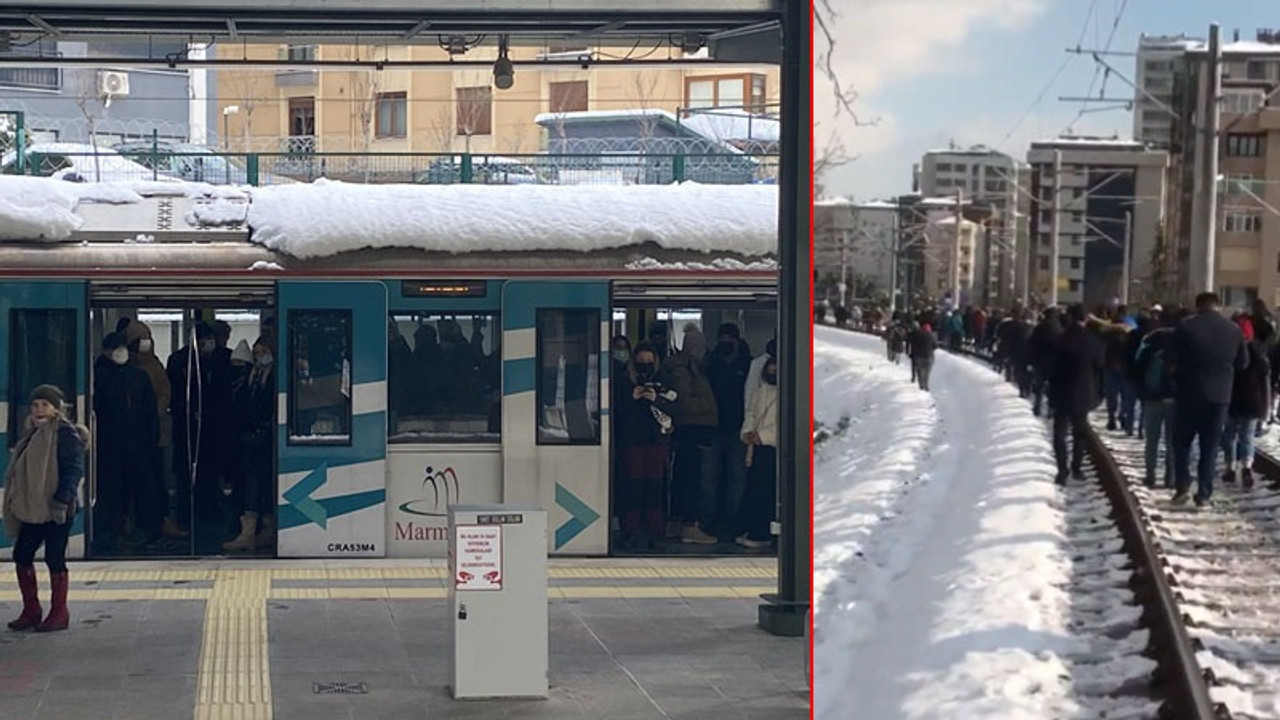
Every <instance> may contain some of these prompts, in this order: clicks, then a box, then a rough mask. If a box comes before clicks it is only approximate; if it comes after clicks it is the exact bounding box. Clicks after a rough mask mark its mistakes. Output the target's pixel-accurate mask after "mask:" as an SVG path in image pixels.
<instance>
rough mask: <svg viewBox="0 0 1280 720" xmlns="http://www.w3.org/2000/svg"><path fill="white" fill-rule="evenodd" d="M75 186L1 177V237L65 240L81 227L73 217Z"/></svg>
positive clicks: (77, 197) (76, 197)
mask: <svg viewBox="0 0 1280 720" xmlns="http://www.w3.org/2000/svg"><path fill="white" fill-rule="evenodd" d="M78 204H80V192H79V191H78V190H77V186H76V185H74V184H72V183H68V182H57V181H49V180H47V179H45V178H33V177H26V176H22V175H0V237H3V238H4V239H6V240H66V239H67V238H69V237H71V233H73V232H75V231H76V230H79V229H80V227H81V226H83V225H84V220H83V219H82V218H80V216H78V215H76V214H75V209H76V205H78Z"/></svg>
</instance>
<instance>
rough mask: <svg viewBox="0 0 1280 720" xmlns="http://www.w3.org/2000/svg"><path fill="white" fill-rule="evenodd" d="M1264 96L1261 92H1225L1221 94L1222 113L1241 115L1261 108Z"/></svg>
mask: <svg viewBox="0 0 1280 720" xmlns="http://www.w3.org/2000/svg"><path fill="white" fill-rule="evenodd" d="M1265 100H1266V94H1265V93H1263V92H1262V91H1261V90H1227V91H1225V92H1224V93H1223V94H1222V111H1223V112H1226V113H1236V114H1239V115H1243V114H1245V113H1251V112H1253V111H1255V110H1257V109H1258V108H1260V107H1262V103H1263V102H1264V101H1265Z"/></svg>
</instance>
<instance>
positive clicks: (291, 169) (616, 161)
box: [2, 143, 778, 186]
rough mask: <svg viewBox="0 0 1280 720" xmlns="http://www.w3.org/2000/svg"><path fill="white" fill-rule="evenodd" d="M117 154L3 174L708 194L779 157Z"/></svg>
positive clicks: (52, 161)
mask: <svg viewBox="0 0 1280 720" xmlns="http://www.w3.org/2000/svg"><path fill="white" fill-rule="evenodd" d="M119 150H120V152H119V153H117V152H115V151H100V152H99V153H97V154H95V153H92V152H84V153H71V152H53V151H49V152H45V151H40V150H38V149H29V150H28V151H27V153H26V155H25V160H26V162H25V163H19V162H17V161H16V158H11V159H10V161H9V162H8V163H7V164H5V166H4V167H3V168H2V170H3V172H5V173H7V174H18V173H23V174H28V175H40V176H46V177H58V178H62V179H66V180H73V181H79V182H94V181H132V180H162V179H166V178H177V179H181V180H187V181H193V182H208V183H213V184H230V185H255V186H268V185H279V184H287V183H292V182H311V181H314V180H317V179H320V178H327V179H330V180H338V181H342V182H349V183H361V184H387V183H416V184H431V185H451V184H485V185H665V184H669V183H673V182H686V181H688V182H697V183H704V184H714V185H743V184H772V183H775V182H776V181H777V176H778V157H777V156H776V155H747V154H728V153H717V154H705V153H704V154H682V153H676V154H656V153H608V154H594V155H583V154H546V153H540V154H521V155H488V154H466V153H462V154H440V153H356V152H350V153H318V152H309V151H308V148H304V147H298V148H291V150H293V151H292V152H274V153H217V152H212V151H209V152H165V151H161V150H159V149H157V148H156V147H155V146H152V145H150V144H148V143H136V144H131V145H123V146H119Z"/></svg>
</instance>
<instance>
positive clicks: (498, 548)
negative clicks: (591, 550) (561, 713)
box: [448, 505, 550, 700]
mask: <svg viewBox="0 0 1280 720" xmlns="http://www.w3.org/2000/svg"><path fill="white" fill-rule="evenodd" d="M448 589H449V614H450V617H451V618H452V624H453V632H451V633H450V634H449V639H450V643H451V646H452V647H451V648H450V649H451V650H452V652H451V653H450V656H451V663H450V666H449V687H450V688H451V689H452V692H453V698H454V699H455V700H463V699H480V698H499V697H505V698H515V697H523V698H545V697H547V666H548V664H549V662H550V660H549V649H548V638H547V625H548V610H547V513H546V511H544V510H542V509H541V508H537V507H534V506H531V505H453V506H450V508H449V585H448Z"/></svg>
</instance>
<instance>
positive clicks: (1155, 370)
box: [1137, 336, 1173, 396]
mask: <svg viewBox="0 0 1280 720" xmlns="http://www.w3.org/2000/svg"><path fill="white" fill-rule="evenodd" d="M1149 340H1150V337H1149V336H1148V337H1146V338H1143V339H1142V345H1140V346H1139V347H1138V358H1137V360H1138V367H1141V368H1142V369H1143V370H1142V387H1143V389H1144V390H1146V391H1147V393H1148V394H1150V395H1157V396H1164V395H1169V394H1170V393H1171V392H1172V391H1173V387H1172V385H1173V384H1172V383H1171V382H1170V381H1169V373H1168V370H1167V366H1166V364H1165V357H1164V348H1158V349H1155V348H1153V346H1152V345H1151V344H1150V343H1149V342H1148V341H1149Z"/></svg>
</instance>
